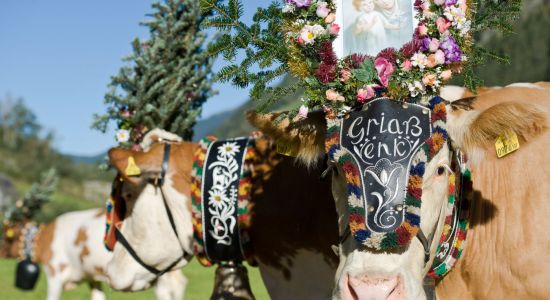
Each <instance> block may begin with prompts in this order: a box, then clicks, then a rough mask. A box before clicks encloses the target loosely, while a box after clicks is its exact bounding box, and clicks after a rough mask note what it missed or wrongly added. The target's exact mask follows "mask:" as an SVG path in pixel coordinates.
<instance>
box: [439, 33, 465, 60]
mask: <svg viewBox="0 0 550 300" xmlns="http://www.w3.org/2000/svg"><path fill="white" fill-rule="evenodd" d="M439 48H441V50H443V52H444V53H445V63H447V64H450V63H455V62H460V61H461V60H462V51H460V47H459V46H458V45H457V43H456V41H455V39H454V38H453V37H452V36H450V35H448V36H446V37H444V38H443V39H442V40H441V43H440V44H439Z"/></svg>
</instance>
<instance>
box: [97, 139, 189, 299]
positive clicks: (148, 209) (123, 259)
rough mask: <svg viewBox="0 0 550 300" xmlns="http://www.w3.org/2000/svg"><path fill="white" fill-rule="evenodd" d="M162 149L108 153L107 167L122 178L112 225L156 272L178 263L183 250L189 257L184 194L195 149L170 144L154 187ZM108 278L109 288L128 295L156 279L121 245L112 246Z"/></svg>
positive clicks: (115, 150) (158, 147) (187, 187)
mask: <svg viewBox="0 0 550 300" xmlns="http://www.w3.org/2000/svg"><path fill="white" fill-rule="evenodd" d="M163 149H164V147H163V145H161V144H157V145H154V146H152V147H151V149H150V150H149V151H148V152H136V151H130V150H123V149H118V148H115V149H111V150H110V151H109V158H110V161H111V164H112V165H113V166H114V167H115V168H116V169H117V171H118V172H119V174H120V177H121V179H115V180H122V181H121V182H115V184H118V185H119V188H118V190H119V191H120V192H119V193H120V195H119V196H118V197H117V198H118V199H117V201H120V199H122V201H124V207H125V213H124V216H123V218H122V221H120V222H119V223H118V224H112V225H111V226H117V227H118V229H119V230H120V232H121V233H122V235H124V237H125V238H126V240H127V241H128V243H129V244H130V245H131V246H132V248H133V249H134V250H135V252H136V254H137V255H138V256H139V258H140V259H141V260H142V261H143V262H144V263H145V264H147V265H149V266H151V267H153V268H156V269H158V270H164V269H165V268H167V267H168V266H169V265H170V264H172V263H173V262H175V261H177V260H178V259H179V258H180V257H181V256H182V255H183V251H184V250H185V252H186V253H192V245H191V242H192V223H191V213H190V199H189V198H188V196H187V195H189V184H190V182H189V178H190V177H189V174H190V172H191V163H190V162H191V154H192V153H193V151H194V149H195V146H193V145H192V144H189V143H182V144H173V145H172V150H171V153H170V160H169V163H168V170H167V173H166V176H165V182H164V184H163V185H158V184H155V182H157V180H158V178H159V176H160V174H161V165H162V161H163V156H164V154H163ZM186 158H188V159H186ZM129 166H130V168H129ZM161 189H162V190H161ZM163 195H164V199H163ZM164 200H166V203H167V206H168V207H169V209H170V211H171V213H172V215H173V217H174V221H175V225H176V228H177V231H178V236H179V239H178V238H176V236H175V233H174V231H173V229H172V227H171V225H170V221H169V218H168V215H167V212H166V208H165V205H164ZM187 262H188V261H187V260H186V259H183V260H181V262H180V263H178V264H177V265H176V266H174V268H175V269H176V268H181V267H183V266H184V265H185V264H187ZM107 275H108V277H109V278H110V284H111V286H112V287H113V288H115V289H119V290H131V291H137V290H141V289H145V288H148V287H149V286H150V285H151V283H152V281H154V280H155V279H156V276H155V275H154V274H153V273H151V272H149V271H148V270H146V269H145V268H144V267H142V266H141V265H140V264H139V263H138V262H136V261H135V259H134V258H133V257H132V256H131V255H130V254H129V253H128V250H127V249H126V248H125V247H123V245H121V243H120V242H118V243H116V244H115V246H114V249H113V258H112V259H111V261H110V262H109V264H108V265H107Z"/></svg>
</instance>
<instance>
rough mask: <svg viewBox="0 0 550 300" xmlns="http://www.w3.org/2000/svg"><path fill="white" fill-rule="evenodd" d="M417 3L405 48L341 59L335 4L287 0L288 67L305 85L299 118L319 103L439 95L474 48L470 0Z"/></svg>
mask: <svg viewBox="0 0 550 300" xmlns="http://www.w3.org/2000/svg"><path fill="white" fill-rule="evenodd" d="M413 5H414V9H415V11H416V16H415V18H416V20H417V22H418V25H417V26H416V28H415V29H414V33H413V36H412V39H411V41H410V42H408V43H406V44H405V45H403V46H402V47H401V49H399V50H397V49H394V48H386V49H384V50H382V51H380V52H379V53H378V54H377V55H376V56H375V57H371V56H368V55H365V54H362V53H353V54H351V55H347V56H345V57H343V58H338V57H337V56H336V53H335V51H334V47H333V42H334V41H335V39H336V38H337V36H338V35H339V33H340V28H341V27H340V25H339V24H337V23H336V19H337V18H336V9H337V8H336V3H335V2H334V1H331V0H325V1H317V0H286V4H285V6H284V7H283V9H282V11H283V25H282V26H281V28H282V31H283V36H284V38H285V42H286V45H287V46H288V62H287V64H288V69H289V71H290V73H292V74H293V75H294V76H297V77H298V78H300V79H301V80H302V81H303V82H304V87H305V96H304V99H303V101H304V102H305V103H304V104H303V105H302V107H301V108H300V110H299V113H298V116H299V117H304V116H305V115H306V114H307V110H308V108H313V107H317V106H323V107H325V108H332V109H335V110H337V111H339V110H346V109H347V108H349V107H354V106H358V105H361V104H363V103H365V102H367V101H369V100H371V99H374V98H375V97H377V96H388V97H390V98H392V99H398V100H403V101H411V102H417V101H418V100H420V99H422V98H427V97H429V96H433V95H436V94H438V92H439V89H440V88H441V86H442V85H443V84H444V83H445V82H446V81H448V80H449V79H450V78H451V77H452V76H453V74H456V73H459V72H460V71H461V68H462V64H463V63H464V62H465V61H466V60H467V58H468V54H469V52H470V50H471V46H472V43H473V42H472V37H471V35H470V27H471V21H470V19H469V9H468V7H469V3H468V1H467V0H416V1H414V4H413ZM367 42H368V41H367ZM424 96H425V97H424Z"/></svg>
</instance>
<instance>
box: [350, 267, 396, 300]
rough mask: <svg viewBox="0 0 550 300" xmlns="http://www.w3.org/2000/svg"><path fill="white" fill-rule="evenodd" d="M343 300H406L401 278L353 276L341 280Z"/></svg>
mask: <svg viewBox="0 0 550 300" xmlns="http://www.w3.org/2000/svg"><path fill="white" fill-rule="evenodd" d="M339 285H340V298H341V299H342V300H404V299H405V289H404V285H403V279H402V277H401V276H399V275H397V276H369V275H359V276H352V275H350V274H349V273H348V274H346V275H345V276H343V277H342V279H341V280H340V284H339Z"/></svg>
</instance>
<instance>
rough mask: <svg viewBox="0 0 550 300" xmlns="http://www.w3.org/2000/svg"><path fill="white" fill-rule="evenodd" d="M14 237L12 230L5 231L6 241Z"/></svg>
mask: <svg viewBox="0 0 550 300" xmlns="http://www.w3.org/2000/svg"><path fill="white" fill-rule="evenodd" d="M14 235H15V233H14V232H13V229H11V228H9V229H8V230H6V237H7V238H8V239H12V238H13V236H14Z"/></svg>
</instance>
